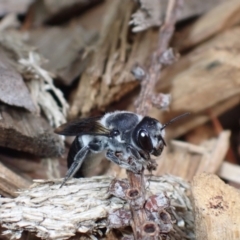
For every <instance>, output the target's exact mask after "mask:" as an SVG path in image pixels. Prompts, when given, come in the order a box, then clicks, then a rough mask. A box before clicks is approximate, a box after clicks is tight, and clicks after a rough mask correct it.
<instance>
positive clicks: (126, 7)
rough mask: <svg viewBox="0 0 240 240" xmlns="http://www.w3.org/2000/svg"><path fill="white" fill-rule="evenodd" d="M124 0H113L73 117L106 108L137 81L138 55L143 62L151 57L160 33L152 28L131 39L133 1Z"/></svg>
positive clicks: (74, 102) (75, 98) (77, 94)
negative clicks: (134, 73)
mask: <svg viewBox="0 0 240 240" xmlns="http://www.w3.org/2000/svg"><path fill="white" fill-rule="evenodd" d="M124 2H126V3H123V1H119V0H117V1H114V2H111V3H110V6H109V7H108V8H107V10H106V11H107V12H108V14H107V15H106V18H105V19H104V24H103V27H102V30H101V31H100V32H101V36H100V39H99V42H98V44H97V46H96V50H95V51H94V53H93V56H92V59H91V61H90V62H89V67H88V68H87V69H86V70H85V71H84V73H83V74H82V76H81V79H80V83H79V85H78V88H77V90H76V92H75V93H74V94H73V96H72V99H73V100H72V104H71V108H70V113H69V115H70V117H71V118H75V117H76V116H77V115H85V114H87V113H89V111H91V110H92V109H94V108H98V109H101V110H103V109H104V108H105V107H106V106H107V105H109V104H110V103H112V102H114V101H117V100H119V99H120V98H121V97H122V96H124V95H126V94H127V93H128V92H130V91H131V90H132V89H133V88H135V87H136V86H137V85H138V83H137V82H136V81H135V79H134V77H133V76H132V74H131V70H132V68H133V66H134V65H135V64H136V59H137V61H138V63H140V64H141V65H143V64H144V62H145V61H146V59H148V57H149V52H151V50H152V49H154V46H155V44H154V43H157V37H158V36H157V34H155V33H154V31H152V30H149V31H147V32H146V33H141V34H138V35H136V36H131V37H133V39H134V40H133V42H132V43H131V42H129V37H130V36H129V25H128V22H129V20H130V16H131V13H132V10H133V7H134V2H132V1H130V2H129V1H127V0H124ZM113 36H114V37H113ZM89 92H91V94H89Z"/></svg>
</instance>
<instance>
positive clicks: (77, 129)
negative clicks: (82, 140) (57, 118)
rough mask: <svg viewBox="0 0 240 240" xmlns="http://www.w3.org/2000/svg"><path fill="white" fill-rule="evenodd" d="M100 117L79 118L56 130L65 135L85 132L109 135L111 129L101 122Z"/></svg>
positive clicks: (83, 133)
mask: <svg viewBox="0 0 240 240" xmlns="http://www.w3.org/2000/svg"><path fill="white" fill-rule="evenodd" d="M100 119H101V117H90V118H82V119H77V120H74V121H71V122H68V123H65V124H63V125H61V126H59V127H58V128H56V129H55V131H54V132H55V133H57V134H59V135H65V136H77V135H85V134H88V135H103V136H108V135H109V133H110V130H109V129H107V128H105V127H104V126H103V125H102V124H101V123H100V122H99V120H100Z"/></svg>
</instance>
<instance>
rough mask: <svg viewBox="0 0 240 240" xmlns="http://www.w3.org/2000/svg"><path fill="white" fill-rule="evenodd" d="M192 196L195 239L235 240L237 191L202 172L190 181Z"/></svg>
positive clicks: (239, 221)
mask: <svg viewBox="0 0 240 240" xmlns="http://www.w3.org/2000/svg"><path fill="white" fill-rule="evenodd" d="M192 196H193V202H194V213H195V229H196V239H197V240H202V239H206V240H218V239H219V238H221V239H231V240H235V239H239V236H240V235H239V226H240V203H239V198H240V192H239V190H237V189H235V188H233V187H230V186H228V185H227V184H225V183H224V182H223V181H221V180H220V179H219V178H218V177H217V176H216V175H212V174H207V173H202V174H201V175H199V176H197V177H195V178H194V180H193V182H192Z"/></svg>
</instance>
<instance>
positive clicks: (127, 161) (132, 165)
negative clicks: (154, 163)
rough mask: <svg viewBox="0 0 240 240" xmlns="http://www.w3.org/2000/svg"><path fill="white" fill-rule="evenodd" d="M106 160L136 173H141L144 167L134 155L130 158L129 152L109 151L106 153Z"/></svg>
mask: <svg viewBox="0 0 240 240" xmlns="http://www.w3.org/2000/svg"><path fill="white" fill-rule="evenodd" d="M106 158H107V159H109V160H110V161H112V162H114V163H116V164H117V165H119V166H120V167H122V168H125V169H127V170H130V171H132V172H134V173H139V172H140V171H141V169H142V166H143V165H142V164H141V163H139V162H138V161H137V159H136V158H135V157H134V156H133V155H131V156H129V154H128V153H127V152H116V151H113V150H110V149H109V150H107V152H106Z"/></svg>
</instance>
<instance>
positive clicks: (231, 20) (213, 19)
mask: <svg viewBox="0 0 240 240" xmlns="http://www.w3.org/2000/svg"><path fill="white" fill-rule="evenodd" d="M238 23H240V3H239V1H238V0H232V1H224V2H222V3H221V4H219V5H217V6H216V7H214V8H213V9H212V10H211V11H209V12H207V13H206V14H205V15H204V16H203V17H201V18H200V19H199V20H197V21H196V22H195V23H194V24H193V25H192V26H191V27H188V28H187V29H186V32H185V31H184V32H183V33H182V35H184V38H183V37H182V36H181V35H177V36H176V38H175V42H174V46H175V47H177V48H178V49H181V50H183V49H187V48H191V47H193V46H195V45H197V44H199V43H201V42H203V41H205V40H207V39H209V38H211V37H213V36H215V35H216V34H217V33H220V32H223V31H224V30H226V29H228V28H230V27H232V26H234V25H237V24H238Z"/></svg>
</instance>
